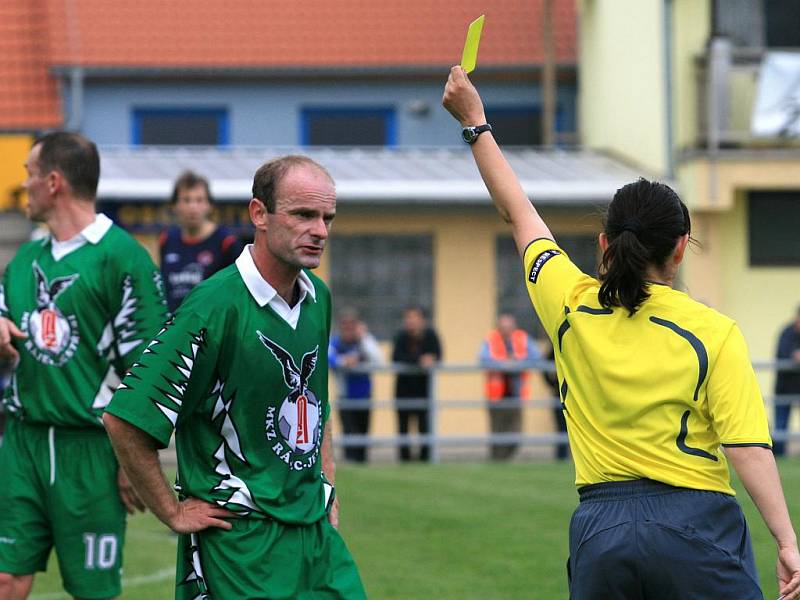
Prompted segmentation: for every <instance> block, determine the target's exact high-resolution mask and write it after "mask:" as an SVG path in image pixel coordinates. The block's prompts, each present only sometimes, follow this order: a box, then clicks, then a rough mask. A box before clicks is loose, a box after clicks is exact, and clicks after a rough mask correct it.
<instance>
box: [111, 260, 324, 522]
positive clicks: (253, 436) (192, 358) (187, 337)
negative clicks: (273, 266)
mask: <svg viewBox="0 0 800 600" xmlns="http://www.w3.org/2000/svg"><path fill="white" fill-rule="evenodd" d="M298 285H299V286H300V292H301V293H300V298H299V301H298V302H297V304H295V306H294V307H291V308H290V307H289V306H288V304H286V303H285V302H284V300H283V299H282V298H281V297H280V296H278V295H277V293H276V292H275V290H274V289H273V288H272V286H270V285H269V284H268V283H267V282H266V281H265V280H264V279H263V278H262V277H261V275H260V274H259V273H258V270H257V269H256V266H255V264H254V262H253V259H252V256H251V254H250V246H248V247H247V248H245V249H244V251H243V252H242V254H241V255H240V256H239V258H238V259H237V260H236V263H235V264H234V265H231V266H230V267H228V268H226V269H223V270H222V271H220V272H219V273H217V274H216V275H214V276H213V277H211V278H210V279H208V280H206V281H205V282H203V283H201V284H200V285H198V286H197V287H196V288H195V289H194V290H193V291H192V292H191V293H190V294H189V296H187V297H186V299H185V300H184V301H183V303H182V304H181V306H180V308H179V309H178V311H177V313H176V315H175V317H174V318H173V319H172V320H171V321H169V322H168V323H167V324H166V325H165V326H164V328H163V329H162V330H161V331H160V332H159V333H158V335H157V336H156V337H155V339H153V341H152V342H150V344H149V345H148V346H147V348H146V349H145V350H144V352H143V354H142V356H141V358H139V361H138V362H137V363H136V364H134V365H133V367H132V368H131V371H130V373H128V375H127V377H125V379H124V380H123V381H122V384H121V385H120V387H119V389H118V390H117V392H116V393H115V394H114V398H113V399H112V401H111V404H110V405H109V406H108V408H107V411H108V412H109V413H111V414H113V415H116V416H117V417H119V418H121V419H124V420H125V421H128V422H129V423H131V424H133V425H135V426H136V427H138V428H139V429H142V430H143V431H145V432H147V433H148V434H150V435H151V436H152V437H153V438H155V439H156V440H157V441H158V443H159V444H160V445H161V446H162V447H163V446H166V445H167V443H168V442H169V439H170V436H171V435H172V432H173V430H174V431H175V443H176V449H177V454H178V486H177V487H178V491H179V492H180V493H181V494H182V495H185V496H192V497H195V498H200V499H202V500H206V501H208V502H214V503H217V504H218V505H220V506H223V507H225V508H228V509H230V510H232V511H235V512H237V513H240V514H243V515H249V516H251V517H254V518H271V519H275V520H278V521H281V522H284V523H290V524H310V523H313V522H315V521H317V520H319V519H320V518H322V517H323V516H324V514H325V507H324V501H323V480H322V471H321V460H320V449H321V445H322V438H323V431H324V427H325V422H326V420H327V418H328V414H329V412H330V408H329V406H328V369H327V364H328V357H327V349H328V336H329V333H330V322H331V300H330V292H329V291H328V289H327V287H326V286H325V284H324V283H323V282H322V281H321V280H320V279H319V278H317V277H315V276H314V275H312V274H310V273H307V272H305V271H303V272H301V273H300V276H299V278H298Z"/></svg>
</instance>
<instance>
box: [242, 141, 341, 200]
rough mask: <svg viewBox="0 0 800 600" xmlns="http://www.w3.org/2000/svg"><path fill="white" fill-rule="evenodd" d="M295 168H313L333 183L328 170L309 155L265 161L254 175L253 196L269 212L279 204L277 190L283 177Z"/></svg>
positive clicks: (291, 155)
mask: <svg viewBox="0 0 800 600" xmlns="http://www.w3.org/2000/svg"><path fill="white" fill-rule="evenodd" d="M294 169H311V170H315V171H318V172H319V173H321V174H322V175H324V176H325V177H326V178H327V179H328V180H329V181H330V182H331V184H333V183H334V181H333V177H331V174H330V173H329V172H328V170H327V169H326V168H325V167H323V166H322V165H321V164H319V163H318V162H317V161H315V160H314V159H312V158H309V157H308V156H303V155H301V154H289V155H287V156H281V157H280V158H275V159H273V160H271V161H269V162H267V163H264V164H263V165H261V167H259V169H258V171H256V174H255V176H254V177H253V198H256V199H258V200H260V201H261V202H262V203H263V204H264V206H265V207H266V208H267V212H269V213H274V212H275V207H276V206H277V192H278V189H279V187H280V184H281V182H282V181H283V179H284V178H285V177H286V175H288V174H289V173H290V172H291V171H293V170H294Z"/></svg>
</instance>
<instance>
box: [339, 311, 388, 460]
mask: <svg viewBox="0 0 800 600" xmlns="http://www.w3.org/2000/svg"><path fill="white" fill-rule="evenodd" d="M382 362H383V357H382V356H381V349H380V348H379V347H378V342H377V340H376V339H375V336H373V335H372V334H371V333H370V332H369V331H368V330H367V326H366V324H365V323H364V322H363V321H362V320H361V319H360V318H359V316H358V313H357V312H356V311H355V310H353V309H345V310H343V311H342V312H341V313H340V315H339V332H338V333H336V334H334V335H333V336H332V337H331V342H330V346H329V348H328V364H329V366H330V368H331V369H333V370H334V371H336V373H337V375H338V377H337V385H338V388H339V399H340V400H342V401H344V402H347V403H353V404H358V407H355V408H351V407H348V408H340V409H339V417H340V418H341V419H342V429H343V430H344V433H345V435H366V434H367V432H368V431H369V410H370V407H369V402H370V399H371V398H372V379H371V377H370V375H369V373H353V372H348V371H347V369H351V368H353V367H357V366H374V365H379V364H381V363H382ZM344 457H345V459H346V460H351V461H353V462H359V463H363V462H366V461H367V447H366V446H345V449H344Z"/></svg>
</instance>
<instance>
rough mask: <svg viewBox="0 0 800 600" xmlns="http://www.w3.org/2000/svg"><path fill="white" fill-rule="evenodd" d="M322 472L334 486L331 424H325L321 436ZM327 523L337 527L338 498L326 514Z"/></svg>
mask: <svg viewBox="0 0 800 600" xmlns="http://www.w3.org/2000/svg"><path fill="white" fill-rule="evenodd" d="M320 453H321V454H322V472H323V473H324V474H325V479H327V480H328V481H329V482H330V484H331V485H334V486H335V485H336V461H335V460H334V458H333V434H332V433H331V422H330V421H328V422H327V423H325V432H324V433H323V435H322V449H321V450H320ZM328 521H330V523H331V525H333V526H334V527H337V528H338V527H339V497H338V495H337V496H336V497H335V498H334V499H333V506H332V507H331V511H330V512H329V513H328Z"/></svg>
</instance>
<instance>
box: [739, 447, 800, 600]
mask: <svg viewBox="0 0 800 600" xmlns="http://www.w3.org/2000/svg"><path fill="white" fill-rule="evenodd" d="M725 454H726V455H727V457H728V458H729V459H730V461H731V464H732V465H733V468H734V469H735V470H736V473H737V474H738V475H739V478H740V479H741V480H742V483H743V484H744V487H745V488H746V489H747V493H748V494H749V495H750V498H752V499H753V503H754V504H755V505H756V508H758V512H760V513H761V517H762V518H763V519H764V522H765V523H766V525H767V528H769V531H770V533H771V534H772V537H773V538H775V543H776V544H777V546H778V566H777V575H778V586H779V588H780V590H779V591H780V594H781V598H784V599H785V600H794V599H796V598H800V553H798V550H797V537H796V535H795V532H794V528H793V527H792V522H791V520H790V519H789V511H788V510H787V508H786V501H785V500H784V496H783V489H782V488H781V480H780V477H779V476H778V468H777V466H776V465H775V458H774V457H773V456H772V451H771V450H770V449H769V448H760V447H757V446H741V447H727V448H725Z"/></svg>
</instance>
